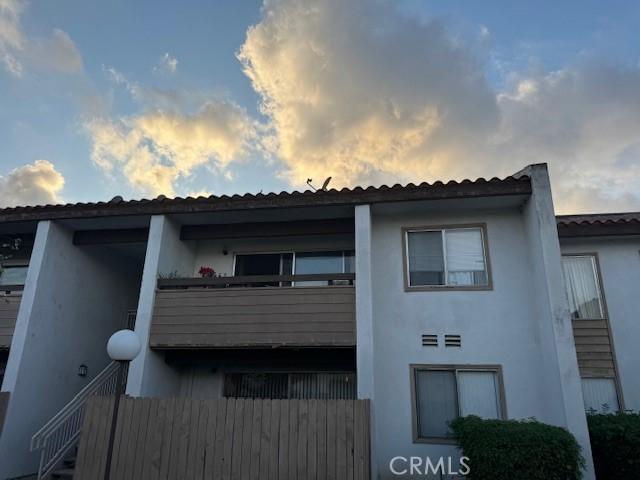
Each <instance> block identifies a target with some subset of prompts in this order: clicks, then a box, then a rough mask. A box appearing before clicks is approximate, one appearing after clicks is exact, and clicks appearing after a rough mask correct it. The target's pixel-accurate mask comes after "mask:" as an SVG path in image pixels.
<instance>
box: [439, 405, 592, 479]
mask: <svg viewBox="0 0 640 480" xmlns="http://www.w3.org/2000/svg"><path fill="white" fill-rule="evenodd" d="M451 428H452V429H453V432H454V435H455V437H456V440H457V442H458V445H460V448H461V449H462V454H463V455H464V456H466V457H469V461H468V464H469V468H470V469H471V471H470V473H469V478H470V479H473V480H513V479H518V480H538V479H540V480H579V479H581V478H582V470H583V468H584V459H583V458H582V455H581V453H580V445H578V442H576V440H575V438H574V437H573V435H571V434H570V433H569V432H568V431H567V430H565V429H564V428H560V427H554V426H551V425H546V424H544V423H540V422H536V421H534V420H523V421H517V420H482V419H481V418H478V417H474V416H470V417H461V418H457V419H456V420H454V421H453V422H452V423H451Z"/></svg>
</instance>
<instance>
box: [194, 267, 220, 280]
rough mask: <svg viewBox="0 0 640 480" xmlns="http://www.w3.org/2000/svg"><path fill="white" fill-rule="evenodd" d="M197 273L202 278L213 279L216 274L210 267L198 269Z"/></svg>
mask: <svg viewBox="0 0 640 480" xmlns="http://www.w3.org/2000/svg"><path fill="white" fill-rule="evenodd" d="M198 273H199V274H200V276H201V277H202V278H213V277H214V276H215V274H216V271H215V270H214V269H213V268H211V267H200V270H198Z"/></svg>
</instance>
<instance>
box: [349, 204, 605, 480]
mask: <svg viewBox="0 0 640 480" xmlns="http://www.w3.org/2000/svg"><path fill="white" fill-rule="evenodd" d="M472 223H485V224H486V228H487V236H488V249H489V252H488V254H489V258H490V264H491V270H492V280H493V289H492V290H489V291H455V290H452V291H442V292H438V291H427V292H420V291H412V292H405V291H404V288H403V277H402V275H403V268H402V262H403V251H402V249H403V242H402V235H401V229H402V227H406V226H425V225H455V224H472ZM530 223H531V220H530V219H528V218H527V216H526V215H523V214H522V212H521V210H519V209H516V208H512V209H504V210H492V211H473V210H471V209H466V210H459V211H454V210H449V211H447V212H446V213H443V211H442V210H440V211H438V210H430V211H427V210H424V211H420V210H416V211H414V212H404V213H384V214H381V213H375V209H374V215H373V226H372V228H373V239H372V272H373V273H372V278H373V323H374V331H373V339H374V349H373V350H374V352H375V355H374V361H373V370H374V372H375V387H374V393H373V395H372V409H373V412H374V413H373V415H374V425H373V427H372V428H373V430H374V434H375V438H374V439H373V442H374V444H375V447H374V448H375V449H376V455H374V457H375V458H376V461H377V467H378V469H379V472H380V477H379V478H383V479H384V478H395V477H393V476H392V475H391V473H390V472H389V460H390V459H391V458H393V457H394V456H397V455H402V456H405V457H408V456H412V455H415V456H420V457H423V458H424V457H425V456H430V457H436V458H437V457H439V456H441V455H444V456H448V455H451V456H454V457H455V456H456V455H457V450H456V449H455V447H453V446H447V445H436V444H422V443H414V442H413V437H412V422H413V419H412V412H411V387H410V368H409V365H410V364H445V365H446V364H456V365H457V364H470V365H501V366H502V372H503V380H504V388H505V400H506V413H507V416H508V418H515V419H520V418H529V417H536V418H537V419H538V420H540V421H542V422H546V423H550V424H556V425H561V426H565V427H569V428H570V429H572V427H571V425H570V423H569V421H568V420H567V417H566V411H565V410H566V408H569V407H572V408H576V409H577V411H578V412H579V414H581V415H582V418H583V423H584V425H585V428H586V421H585V420H584V411H583V407H582V404H581V402H582V397H581V393H580V391H579V390H578V391H577V394H578V395H577V396H576V394H575V393H576V392H575V391H574V395H573V397H570V401H569V402H567V401H563V397H564V396H565V394H563V392H562V391H561V388H562V385H561V384H560V383H561V382H560V380H561V375H562V374H567V372H563V371H562V370H561V369H560V368H559V366H558V360H557V358H558V354H557V350H558V349H559V348H561V347H558V342H557V341H556V339H555V335H554V332H553V324H554V323H555V322H558V321H559V319H558V318H557V317H554V316H552V312H555V310H553V308H552V307H551V302H550V301H549V298H548V292H546V291H543V288H545V287H544V285H547V284H548V280H547V279H546V277H547V276H548V275H549V274H550V273H549V272H548V271H547V272H545V271H543V270H542V269H539V268H538V269H533V268H532V267H533V266H534V265H535V264H539V263H541V262H543V259H542V258H541V252H540V248H534V246H533V245H532V243H533V242H534V240H532V238H530V237H531V236H532V235H540V229H539V227H538V230H535V231H534V230H533V225H530ZM540 241H541V240H538V243H540ZM556 243H557V237H556ZM538 247H540V246H538ZM557 256H558V258H557V262H558V269H559V250H558V252H557ZM552 274H553V275H560V280H559V281H560V282H561V281H562V280H561V273H559V270H558V271H557V272H552ZM565 302H566V300H565ZM540 305H545V307H544V308H541V307H540ZM565 313H566V315H564V314H565ZM561 314H562V321H563V322H564V321H566V323H567V328H568V332H569V338H571V337H570V335H571V324H570V320H569V315H568V307H565V308H564V310H563V311H561ZM565 316H566V318H564V317H565ZM424 333H431V334H437V335H439V336H440V346H439V347H423V346H422V344H421V335H422V334H424ZM444 334H458V335H461V336H462V348H445V347H444V346H443V345H442V344H443V342H442V335H444ZM570 345H572V344H569V345H565V346H564V347H563V348H566V349H567V350H568V351H567V352H563V355H565V356H569V357H570V356H571V348H570ZM359 359H360V358H359ZM573 363H574V366H575V368H574V370H573V371H571V372H570V373H568V374H567V375H571V376H572V377H571V378H567V377H564V378H563V381H564V382H566V383H571V384H575V385H573V388H574V390H575V388H577V389H579V388H580V385H579V382H580V380H579V376H578V371H577V362H576V360H575V349H574V350H573ZM358 367H359V369H360V368H361V365H359V366H358ZM573 377H575V378H573ZM567 404H568V407H567ZM572 431H573V433H574V434H576V433H577V434H576V436H577V437H578V439H579V441H580V440H584V437H583V436H582V434H583V433H584V432H585V431H586V430H585V431H580V430H579V428H578V429H577V432H576V429H572ZM581 443H583V442H581ZM583 448H584V443H583ZM585 453H586V455H587V456H588V457H590V450H589V447H588V445H587V449H586V452H585ZM586 478H593V477H591V476H590V474H587V476H586Z"/></svg>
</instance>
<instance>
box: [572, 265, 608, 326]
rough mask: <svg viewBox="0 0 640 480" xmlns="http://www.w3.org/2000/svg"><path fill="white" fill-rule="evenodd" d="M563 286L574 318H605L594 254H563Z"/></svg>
mask: <svg viewBox="0 0 640 480" xmlns="http://www.w3.org/2000/svg"><path fill="white" fill-rule="evenodd" d="M562 270H563V272H564V281H565V288H566V290H567V296H568V297H569V309H570V310H571V318H573V319H574V320H598V319H603V318H605V315H604V308H603V304H602V293H601V292H600V285H599V279H598V269H597V264H596V258H595V256H594V255H565V256H563V257H562Z"/></svg>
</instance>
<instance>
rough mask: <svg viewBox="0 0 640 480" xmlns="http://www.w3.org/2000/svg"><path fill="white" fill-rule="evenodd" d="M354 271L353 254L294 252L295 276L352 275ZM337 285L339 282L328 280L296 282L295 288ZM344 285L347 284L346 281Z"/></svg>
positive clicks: (348, 252) (350, 252)
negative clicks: (319, 274) (321, 274)
mask: <svg viewBox="0 0 640 480" xmlns="http://www.w3.org/2000/svg"><path fill="white" fill-rule="evenodd" d="M354 271H355V262H354V252H352V251H336V252H296V254H295V274H296V275H305V274H314V273H353V272H354ZM329 283H331V284H334V285H335V284H339V283H341V282H340V281H336V280H332V281H331V282H329V281H328V280H321V281H311V282H296V286H310V285H329ZM345 283H347V284H348V283H349V282H348V281H346V282H345Z"/></svg>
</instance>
